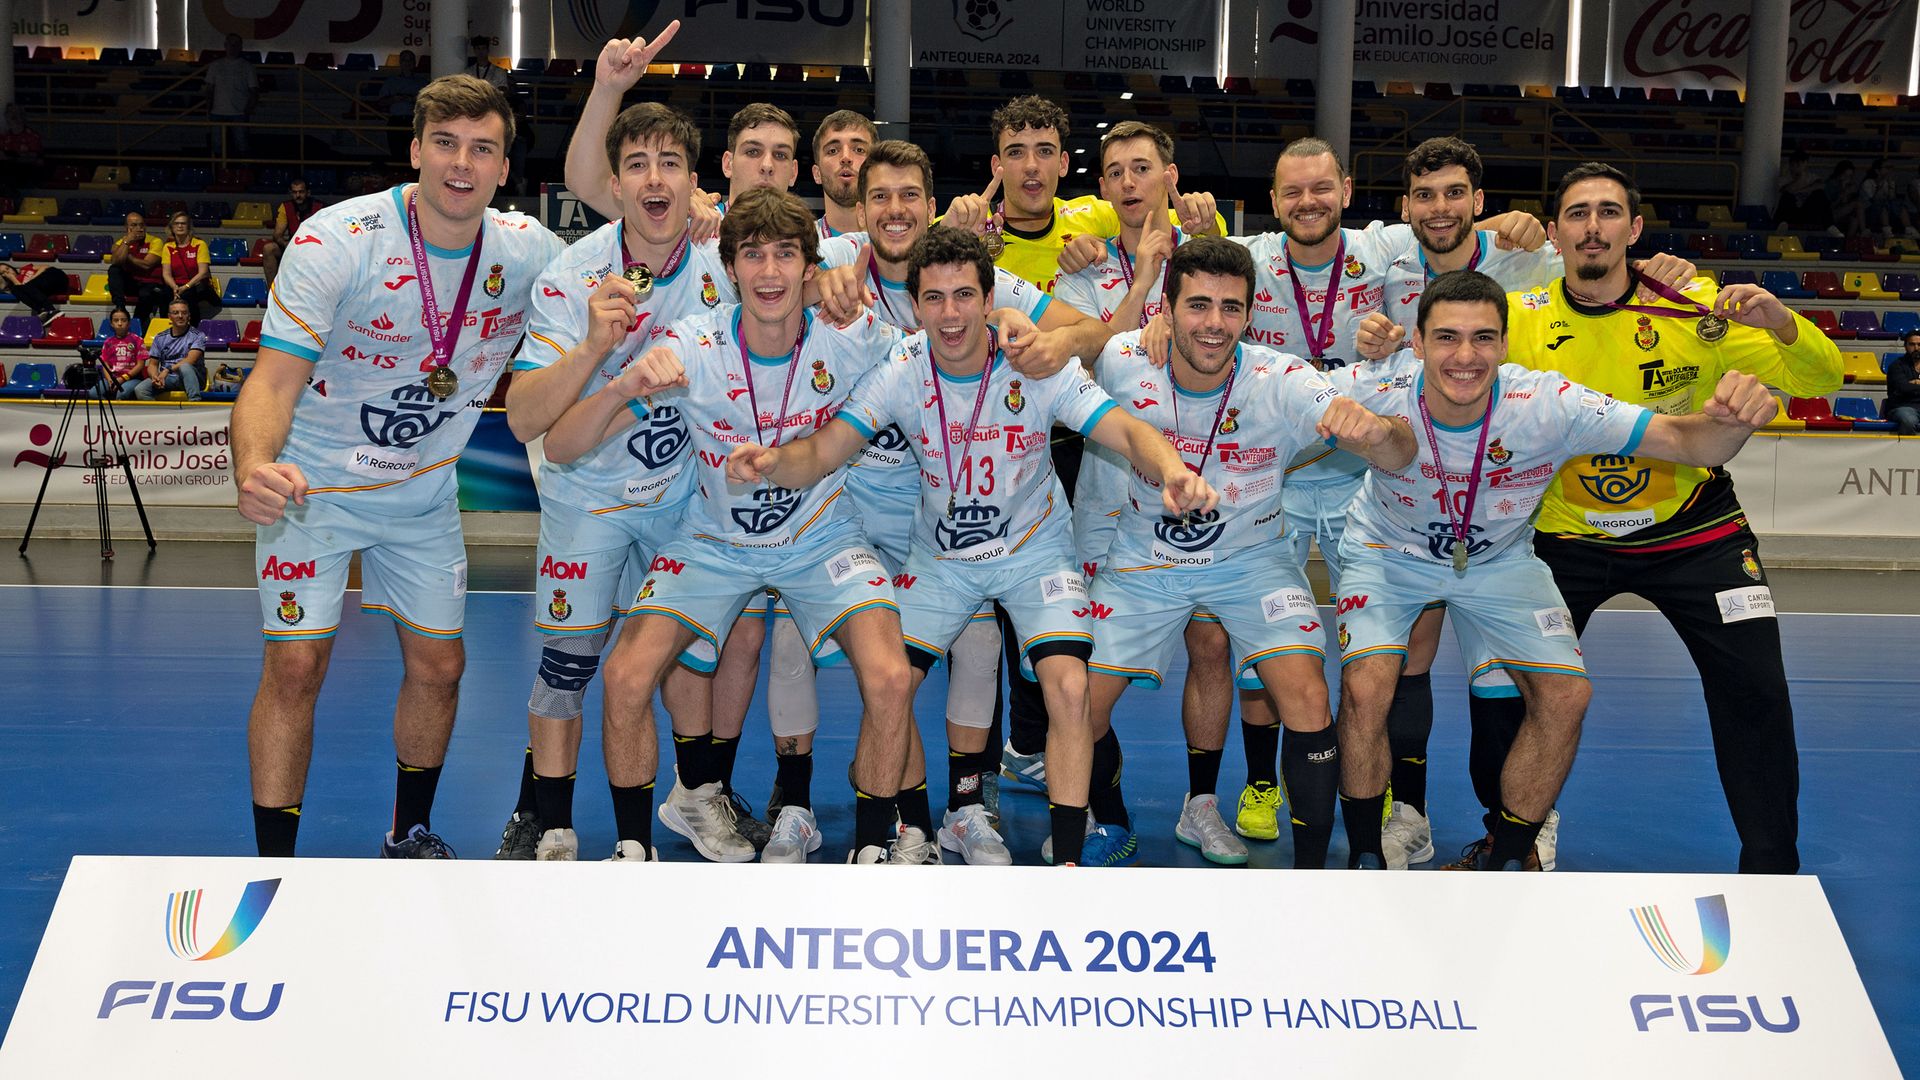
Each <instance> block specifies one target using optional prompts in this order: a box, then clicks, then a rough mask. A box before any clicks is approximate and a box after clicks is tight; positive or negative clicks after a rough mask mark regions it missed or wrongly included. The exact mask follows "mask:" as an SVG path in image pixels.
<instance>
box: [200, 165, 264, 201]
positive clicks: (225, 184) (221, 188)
mask: <svg viewBox="0 0 1920 1080" xmlns="http://www.w3.org/2000/svg"><path fill="white" fill-rule="evenodd" d="M252 184H253V170H252V169H220V170H218V171H216V172H215V173H214V174H213V183H211V184H208V185H207V194H209V195H240V194H243V193H245V192H246V191H247V190H248V188H249V187H251V185H252Z"/></svg>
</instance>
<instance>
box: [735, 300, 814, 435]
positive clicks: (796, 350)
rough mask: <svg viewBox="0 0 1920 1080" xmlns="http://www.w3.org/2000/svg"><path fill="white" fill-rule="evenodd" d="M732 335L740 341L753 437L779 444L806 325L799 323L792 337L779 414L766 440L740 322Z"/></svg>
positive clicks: (805, 334) (741, 365)
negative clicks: (795, 334) (791, 348)
mask: <svg viewBox="0 0 1920 1080" xmlns="http://www.w3.org/2000/svg"><path fill="white" fill-rule="evenodd" d="M733 336H734V338H735V339H736V340H737V341H739V343H740V370H741V371H742V372H744V373H745V374H746V377H747V408H749V409H752V410H753V439H754V441H755V442H757V443H760V444H761V445H762V446H779V445H780V436H781V434H782V433H783V432H785V431H786V428H787V400H788V398H789V397H790V396H791V395H792V394H793V373H794V372H796V371H799V370H800V348H801V346H803V345H805V344H806V341H807V325H806V323H805V322H802V323H801V324H800V335H799V336H798V337H796V338H794V339H793V356H792V358H791V359H789V360H788V361H787V386H786V389H784V390H782V391H780V415H779V416H777V417H775V418H774V421H773V441H772V442H767V440H766V425H764V424H762V423H761V422H760V399H759V397H758V396H757V395H756V394H755V393H754V390H753V361H752V360H751V359H750V358H749V357H748V356H747V339H746V336H745V335H743V334H742V333H741V332H740V324H739V322H738V321H735V322H734V324H733Z"/></svg>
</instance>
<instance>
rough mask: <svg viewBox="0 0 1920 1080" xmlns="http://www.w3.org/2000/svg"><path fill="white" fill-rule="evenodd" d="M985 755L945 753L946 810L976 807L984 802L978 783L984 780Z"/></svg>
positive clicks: (956, 752)
mask: <svg viewBox="0 0 1920 1080" xmlns="http://www.w3.org/2000/svg"><path fill="white" fill-rule="evenodd" d="M984 756H985V755H982V754H967V753H961V752H960V751H957V750H949V751H947V809H948V810H958V809H960V808H961V807H963V806H978V805H980V804H981V803H982V802H984V801H985V798H984V793H983V792H982V791H981V790H980V783H981V781H982V780H983V779H985V773H986V768H987V766H985V765H984V764H983V762H982V759H983V757H984Z"/></svg>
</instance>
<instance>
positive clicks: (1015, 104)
mask: <svg viewBox="0 0 1920 1080" xmlns="http://www.w3.org/2000/svg"><path fill="white" fill-rule="evenodd" d="M987 124H988V127H989V129H990V130H991V131H992V133H993V147H994V151H995V152H996V153H997V152H998V151H999V149H1000V136H1002V135H1004V134H1006V133H1007V132H1009V131H1026V130H1027V129H1029V128H1033V129H1036V130H1037V129H1040V128H1052V129H1053V130H1054V132H1055V133H1056V134H1058V135H1059V136H1060V145H1062V146H1065V145H1066V142H1067V110H1065V109H1063V108H1061V107H1060V106H1058V105H1056V104H1054V103H1053V102H1051V101H1048V100H1047V99H1046V98H1043V97H1040V96H1038V95H1036V94H1027V95H1026V96H1024V97H1017V98H1014V99H1013V100H1012V101H1009V102H1007V103H1006V104H1005V105H1002V106H1000V107H999V108H997V109H995V110H993V117H992V118H991V119H990V120H988V121H987Z"/></svg>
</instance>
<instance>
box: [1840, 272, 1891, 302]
mask: <svg viewBox="0 0 1920 1080" xmlns="http://www.w3.org/2000/svg"><path fill="white" fill-rule="evenodd" d="M1841 286H1842V287H1843V288H1845V289H1848V290H1850V291H1852V292H1854V293H1857V294H1858V295H1859V297H1860V299H1862V300H1899V299H1901V296H1900V294H1899V293H1897V292H1892V291H1890V290H1888V289H1885V288H1882V287H1881V285H1880V275H1879V274H1876V273H1874V272H1873V271H1871V270H1856V271H1854V272H1852V273H1850V274H1848V275H1846V276H1845V277H1844V278H1842V279H1841Z"/></svg>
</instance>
